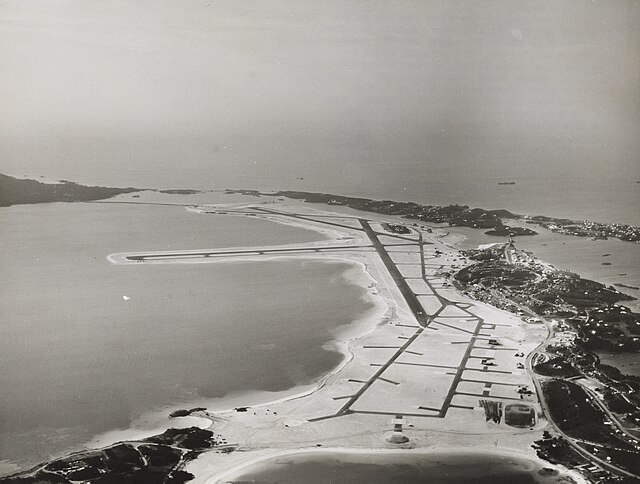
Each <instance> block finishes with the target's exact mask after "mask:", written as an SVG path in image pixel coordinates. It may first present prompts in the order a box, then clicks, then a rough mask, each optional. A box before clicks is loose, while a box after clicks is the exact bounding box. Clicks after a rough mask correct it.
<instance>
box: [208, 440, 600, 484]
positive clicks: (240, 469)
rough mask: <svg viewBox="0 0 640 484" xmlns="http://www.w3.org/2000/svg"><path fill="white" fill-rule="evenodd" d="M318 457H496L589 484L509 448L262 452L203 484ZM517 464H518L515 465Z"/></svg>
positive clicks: (582, 479) (575, 475) (561, 468)
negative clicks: (268, 464)
mask: <svg viewBox="0 0 640 484" xmlns="http://www.w3.org/2000/svg"><path fill="white" fill-rule="evenodd" d="M322 454H342V455H345V456H349V455H376V454H377V455H381V456H384V457H393V456H402V457H406V456H415V457H418V456H429V457H447V456H451V455H460V454H464V455H479V456H480V455H482V456H496V457H511V458H516V459H519V460H520V461H521V463H527V462H530V463H532V464H534V465H536V466H539V467H541V468H548V469H549V468H550V469H555V470H557V471H558V472H559V473H561V474H564V475H566V476H568V477H571V478H572V479H574V481H575V482H576V484H589V482H588V481H587V480H586V479H585V478H584V477H583V476H582V475H581V474H579V473H577V472H575V471H571V470H570V469H567V468H566V467H564V466H561V465H555V464H550V463H549V462H547V461H544V460H542V459H540V458H538V457H537V456H535V455H531V453H525V452H519V451H517V450H514V449H510V448H499V449H498V448H496V449H476V448H469V447H463V446H458V447H447V448H444V449H437V450H433V449H403V450H398V449H358V448H347V447H322V448H317V447H316V448H302V449H289V450H279V451H271V452H269V451H267V452H262V453H260V454H259V455H256V456H255V457H253V458H251V459H249V460H245V461H242V462H241V463H240V464H239V465H237V466H236V467H233V468H231V469H228V470H225V471H224V472H220V473H219V474H216V475H213V476H210V477H209V478H208V479H207V480H206V481H205V482H206V483H207V484H223V483H226V482H229V481H230V480H233V479H237V478H238V477H241V476H242V475H244V474H246V473H248V472H251V470H253V469H255V468H257V467H259V466H260V465H261V464H265V463H266V462H267V461H270V460H275V459H277V458H281V457H292V456H302V455H322ZM519 463H520V462H519Z"/></svg>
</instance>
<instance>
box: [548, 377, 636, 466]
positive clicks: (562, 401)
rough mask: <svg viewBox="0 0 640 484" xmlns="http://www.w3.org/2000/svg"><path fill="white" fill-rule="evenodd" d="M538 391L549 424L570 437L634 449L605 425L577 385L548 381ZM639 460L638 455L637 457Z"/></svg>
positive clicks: (601, 417) (594, 407)
mask: <svg viewBox="0 0 640 484" xmlns="http://www.w3.org/2000/svg"><path fill="white" fill-rule="evenodd" d="M542 390H543V392H544V396H545V400H546V401H547V404H548V406H549V411H550V412H551V417H552V419H553V421H554V422H555V423H556V425H558V427H560V430H562V431H563V432H564V433H566V434H567V435H569V436H570V437H574V438H576V439H580V440H584V441H587V442H595V443H599V444H608V445H611V446H614V447H617V448H622V449H626V450H634V449H633V447H632V446H631V444H629V443H628V442H627V441H626V440H623V439H621V438H620V437H618V435H617V434H616V433H615V432H614V431H613V429H612V428H611V426H610V425H607V424H606V423H605V422H606V421H607V419H606V416H605V415H604V414H603V413H602V411H600V409H599V408H597V407H596V406H595V405H594V404H593V403H592V402H591V399H590V398H589V396H588V395H587V394H586V392H585V391H584V390H583V388H582V387H581V386H580V385H577V384H576V383H573V382H572V381H568V380H556V379H554V380H548V381H546V382H544V383H543V385H542ZM637 456H638V458H640V454H637Z"/></svg>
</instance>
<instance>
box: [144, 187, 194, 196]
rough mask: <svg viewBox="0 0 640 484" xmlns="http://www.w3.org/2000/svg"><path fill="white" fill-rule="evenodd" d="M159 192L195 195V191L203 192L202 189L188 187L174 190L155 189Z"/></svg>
mask: <svg viewBox="0 0 640 484" xmlns="http://www.w3.org/2000/svg"><path fill="white" fill-rule="evenodd" d="M156 191H157V192H159V193H167V194H169V195H195V194H196V193H204V190H192V189H190V188H178V189H174V190H156Z"/></svg>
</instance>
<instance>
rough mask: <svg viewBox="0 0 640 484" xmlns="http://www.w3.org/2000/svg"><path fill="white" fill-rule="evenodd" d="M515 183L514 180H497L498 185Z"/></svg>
mask: <svg viewBox="0 0 640 484" xmlns="http://www.w3.org/2000/svg"><path fill="white" fill-rule="evenodd" d="M515 184H516V182H514V181H501V182H498V185H515Z"/></svg>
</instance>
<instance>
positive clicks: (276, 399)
mask: <svg viewBox="0 0 640 484" xmlns="http://www.w3.org/2000/svg"><path fill="white" fill-rule="evenodd" d="M360 258H362V259H363V260H359V259H360ZM271 259H306V260H312V261H316V262H321V263H331V262H332V261H338V262H343V263H348V264H350V265H351V266H352V267H349V268H347V269H346V270H344V271H342V273H341V277H343V278H344V279H345V280H346V281H347V282H348V283H349V284H353V285H356V286H358V287H360V288H362V290H363V296H362V297H363V299H365V300H366V301H367V302H369V303H370V304H372V305H373V307H372V308H371V309H369V310H368V311H366V312H365V313H364V314H361V315H359V316H358V317H357V318H356V319H353V320H352V321H351V322H349V323H347V324H344V325H341V326H339V327H338V328H336V329H334V331H333V332H332V336H331V339H329V340H328V341H326V342H325V343H324V344H323V345H322V348H323V349H328V350H331V351H336V352H339V353H340V354H341V355H342V358H341V360H340V362H339V363H338V364H337V365H336V366H335V367H334V368H333V369H331V370H330V371H328V372H325V373H323V374H321V375H319V376H318V377H316V378H315V379H314V381H313V382H310V383H307V384H300V385H296V386H294V387H291V388H289V389H286V390H282V391H275V392H270V391H259V390H251V389H249V390H245V391H241V392H232V393H229V394H227V395H225V396H223V397H219V398H215V399H206V398H199V399H196V400H193V401H190V402H185V403H182V404H180V405H166V406H162V407H160V408H156V409H152V410H150V411H148V412H145V413H144V414H142V415H141V416H139V417H138V418H136V419H135V420H133V421H132V422H131V423H130V425H129V427H128V428H126V429H121V430H111V431H107V432H104V433H101V434H98V435H96V436H95V437H94V438H92V439H91V440H90V441H89V442H87V443H86V444H84V445H82V446H80V448H81V449H98V448H103V447H108V446H110V445H114V444H117V443H119V442H123V441H131V440H140V439H143V438H147V437H151V436H153V435H157V434H160V433H162V432H164V431H165V430H167V429H168V428H187V427H191V426H197V427H199V428H202V429H214V428H217V427H218V426H219V424H220V423H221V421H223V420H224V414H227V413H233V412H235V410H234V409H235V408H236V407H245V406H248V407H251V408H254V409H261V408H266V407H268V406H273V405H277V404H281V403H284V402H290V401H293V400H297V399H301V398H304V397H309V396H311V395H313V394H314V393H316V392H317V391H318V390H320V389H321V388H322V387H323V386H324V385H325V384H326V382H327V381H328V380H329V379H330V378H332V377H334V376H336V375H337V374H339V373H340V372H341V371H342V370H343V369H344V367H345V366H346V365H347V364H349V362H350V361H352V359H353V357H354V353H353V349H352V346H353V344H354V343H355V342H356V341H357V340H358V339H359V338H361V337H363V336H366V335H367V334H369V333H370V332H371V331H374V330H375V328H376V327H377V326H379V325H380V324H384V322H385V321H386V320H387V319H388V315H389V313H390V311H391V308H390V306H389V302H388V301H387V300H386V299H385V298H384V297H382V296H381V295H380V294H379V292H378V289H377V280H376V278H375V277H374V275H373V274H372V273H371V272H370V266H371V265H372V264H373V263H374V262H375V260H368V261H367V260H366V259H372V258H371V257H367V256H365V255H355V254H353V255H352V256H351V257H348V256H337V255H329V254H327V255H326V256H305V255H303V256H293V257H292V256H275V257H273V258H269V260H271ZM246 260H247V259H240V261H246ZM259 260H262V261H264V260H266V259H259ZM212 262H223V261H212ZM224 262H229V263H232V262H238V260H235V259H234V260H225V261H224ZM200 406H201V407H206V408H207V412H206V413H205V414H203V413H197V414H196V415H190V416H187V417H175V418H171V417H170V416H169V414H170V413H171V412H173V411H175V410H179V409H182V408H185V407H200ZM213 412H215V413H216V414H221V415H222V417H221V418H219V417H213V416H212V415H209V414H210V413H213ZM68 453H69V452H65V453H63V454H62V455H61V456H59V457H63V456H64V455H67V454H68Z"/></svg>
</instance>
